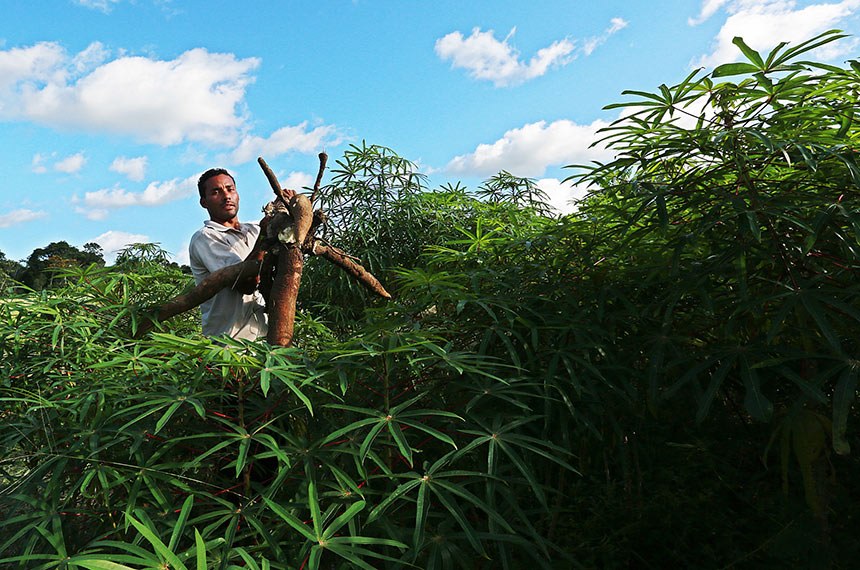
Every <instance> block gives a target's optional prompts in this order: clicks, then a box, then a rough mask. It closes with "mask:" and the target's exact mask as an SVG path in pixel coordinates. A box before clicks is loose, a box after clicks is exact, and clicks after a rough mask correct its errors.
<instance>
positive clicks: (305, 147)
mask: <svg viewBox="0 0 860 570" xmlns="http://www.w3.org/2000/svg"><path fill="white" fill-rule="evenodd" d="M341 140H342V139H341V136H340V135H339V134H338V133H337V129H335V128H334V127H333V126H330V125H329V126H325V125H321V126H318V127H315V128H313V129H310V128H309V126H308V122H307V121H305V122H303V123H301V124H298V125H295V126H287V127H282V128H280V129H278V130H276V131H275V132H273V133H272V134H271V135H270V136H268V137H265V138H264V137H258V136H253V135H245V136H243V137H241V139H240V140H239V144H238V145H236V148H235V149H234V150H233V152H231V153H230V155H229V157H227V160H228V161H229V162H230V163H232V164H241V163H243V162H248V161H250V160H256V159H257V157H258V156H265V157H272V158H274V157H276V156H280V155H282V154H286V153H288V152H291V151H296V152H303V153H308V152H314V151H316V150H319V149H322V148H323V147H325V146H335V145H338V144H340V142H341Z"/></svg>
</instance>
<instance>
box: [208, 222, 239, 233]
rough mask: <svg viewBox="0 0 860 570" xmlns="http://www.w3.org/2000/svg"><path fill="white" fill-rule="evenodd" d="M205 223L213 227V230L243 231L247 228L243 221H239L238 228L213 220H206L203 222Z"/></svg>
mask: <svg viewBox="0 0 860 570" xmlns="http://www.w3.org/2000/svg"><path fill="white" fill-rule="evenodd" d="M203 225H204V226H205V227H207V228H212V229H213V230H216V231H219V232H229V231H238V232H242V231H244V230H245V224H243V223H242V222H239V227H238V229H237V228H231V227H230V226H225V225H224V224H219V223H218V222H213V221H212V220H205V221H204V222H203Z"/></svg>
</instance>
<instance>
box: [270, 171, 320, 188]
mask: <svg viewBox="0 0 860 570" xmlns="http://www.w3.org/2000/svg"><path fill="white" fill-rule="evenodd" d="M278 179H279V180H281V181H282V182H281V183H282V184H283V185H284V188H290V189H291V190H297V191H299V192H301V190H302V188H313V184H314V181H315V180H316V177H315V176H313V175H311V174H308V173H307V172H296V171H293V172H290V173H289V174H288V175H287V177H286V178H281V177H279V178H278Z"/></svg>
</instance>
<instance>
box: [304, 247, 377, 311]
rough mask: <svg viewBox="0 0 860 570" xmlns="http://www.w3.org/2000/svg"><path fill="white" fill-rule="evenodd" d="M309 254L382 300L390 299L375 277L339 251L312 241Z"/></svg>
mask: <svg viewBox="0 0 860 570" xmlns="http://www.w3.org/2000/svg"><path fill="white" fill-rule="evenodd" d="M309 253H312V254H313V255H318V256H320V257H324V258H326V259H328V260H329V261H331V262H332V263H334V264H335V265H337V266H338V267H340V268H341V269H343V270H344V271H346V272H347V273H349V274H350V275H352V276H353V277H355V278H356V279H357V280H358V282H359V283H361V284H362V285H363V286H364V287H365V288H366V289H368V290H369V291H372V292H373V293H376V294H377V295H379V296H380V297H382V298H384V299H390V298H391V293H389V292H388V291H386V290H385V287H383V286H382V283H380V282H379V280H378V279H377V278H376V277H374V276H373V275H372V274H371V273H370V272H369V271H368V270H367V269H365V268H364V267H362V266H361V265H360V264H358V263H356V262H354V261H353V260H352V259H351V258H350V256H349V255H347V254H346V253H344V252H342V251H340V250H339V249H337V248H335V247H332V246H330V245H328V244H325V243H323V242H321V241H320V240H314V242H313V245H312V247H311V251H310V252H309Z"/></svg>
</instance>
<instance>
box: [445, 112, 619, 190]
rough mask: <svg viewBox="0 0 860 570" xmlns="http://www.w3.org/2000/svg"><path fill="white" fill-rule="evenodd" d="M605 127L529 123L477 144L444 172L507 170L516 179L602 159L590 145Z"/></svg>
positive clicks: (600, 151) (606, 154) (605, 153)
mask: <svg viewBox="0 0 860 570" xmlns="http://www.w3.org/2000/svg"><path fill="white" fill-rule="evenodd" d="M608 125H609V123H606V122H605V121H601V120H596V121H594V122H593V123H591V124H589V125H579V124H577V123H574V122H573V121H568V120H559V121H554V122H552V123H547V122H546V121H538V122H536V123H530V124H527V125H524V126H522V127H520V128H517V129H511V130H509V131H508V132H506V133H505V134H504V136H502V138H500V139H499V140H497V141H496V142H494V143H490V144H481V145H478V147H477V148H476V149H475V151H474V152H472V153H471V154H465V155H461V156H457V157H455V158H454V159H452V160H451V161H450V162H449V163H448V165H447V166H446V168H445V170H447V171H448V172H450V173H454V174H468V175H475V176H492V175H493V174H496V173H498V172H499V171H501V170H507V171H508V172H511V173H512V174H515V175H517V176H526V177H536V176H541V175H543V174H544V172H545V171H546V168H547V167H548V166H553V165H556V166H557V165H567V164H574V163H575V164H584V163H588V162H591V161H592V160H605V159H607V158H610V157H611V153H610V152H609V151H608V150H606V149H605V148H602V147H595V148H590V145H591V143H593V142H594V141H595V140H596V138H597V137H596V134H597V131H598V130H599V129H602V128H604V127H606V126H608Z"/></svg>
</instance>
